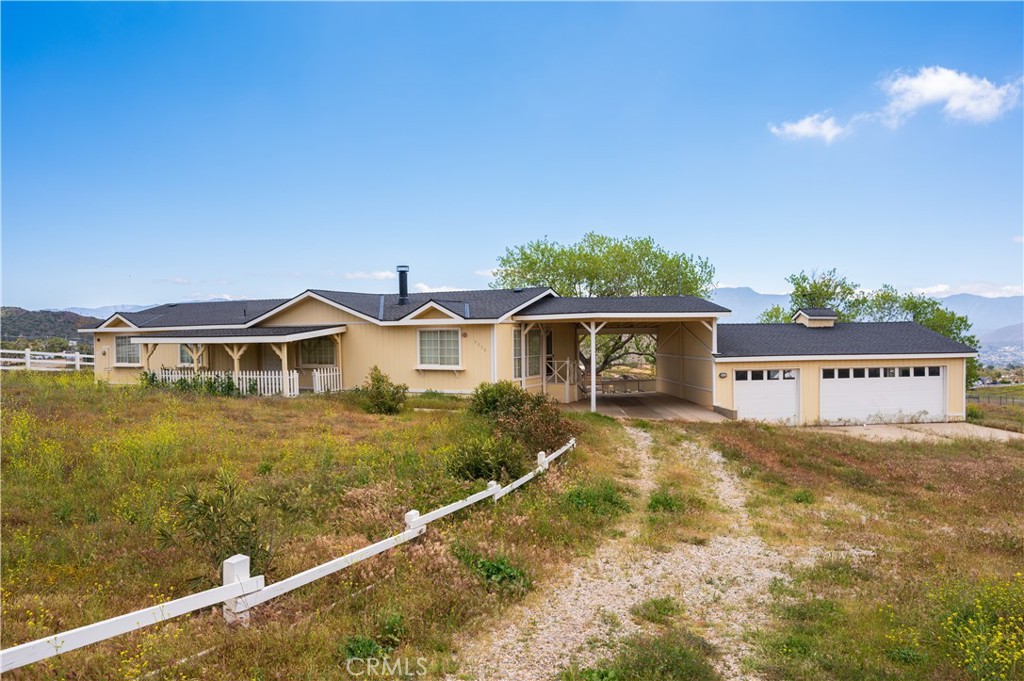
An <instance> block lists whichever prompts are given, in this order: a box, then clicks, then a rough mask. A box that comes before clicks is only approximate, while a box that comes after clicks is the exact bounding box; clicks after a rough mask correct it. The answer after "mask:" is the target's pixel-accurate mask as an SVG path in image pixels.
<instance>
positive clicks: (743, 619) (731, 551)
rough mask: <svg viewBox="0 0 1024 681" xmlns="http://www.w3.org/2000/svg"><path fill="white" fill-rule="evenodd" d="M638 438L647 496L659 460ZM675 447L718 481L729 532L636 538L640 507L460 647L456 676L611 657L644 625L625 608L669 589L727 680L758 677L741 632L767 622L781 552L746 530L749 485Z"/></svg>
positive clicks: (555, 668)
mask: <svg viewBox="0 0 1024 681" xmlns="http://www.w3.org/2000/svg"><path fill="white" fill-rule="evenodd" d="M627 431H628V432H629V434H630V436H631V437H632V438H633V440H634V442H635V445H636V446H635V448H634V455H635V457H636V460H637V464H638V466H637V468H638V471H637V473H638V475H637V478H635V479H633V480H631V481H630V484H632V485H633V486H634V487H635V488H636V489H637V491H638V492H639V493H640V494H641V495H642V497H643V498H644V499H645V498H646V496H647V495H649V494H650V492H651V491H652V489H653V488H654V487H655V481H654V479H655V475H654V473H655V470H656V468H657V462H656V461H655V460H654V458H653V457H652V456H651V453H650V448H651V436H650V435H649V434H648V433H646V432H644V431H642V430H638V429H634V428H627ZM679 451H680V453H681V454H682V455H683V456H685V457H688V458H690V459H691V460H692V461H693V463H694V464H695V465H696V466H697V467H699V468H700V469H702V470H705V471H706V472H707V474H708V475H709V476H710V477H711V478H713V479H714V489H715V493H716V495H717V496H718V500H719V502H720V503H721V505H722V506H723V507H724V508H726V509H727V510H728V511H729V513H730V517H731V519H732V523H731V527H730V528H729V530H728V532H727V534H725V535H719V536H716V537H714V538H712V539H711V541H709V542H708V543H707V544H706V545H704V546H694V545H690V544H679V545H676V546H674V547H672V548H671V549H670V550H669V551H668V552H657V551H653V550H650V549H648V548H646V547H644V546H642V545H638V544H637V543H636V542H635V538H636V536H637V534H638V533H639V530H640V523H641V522H642V514H639V513H636V514H633V515H631V516H630V518H629V520H628V521H627V522H626V524H625V525H623V526H622V528H621V529H622V530H623V536H621V537H620V538H618V539H614V540H610V541H608V542H606V543H605V544H603V545H602V546H601V547H600V548H598V550H597V551H596V552H595V554H594V555H593V556H592V557H590V558H588V559H587V560H586V561H584V562H583V563H582V564H580V565H578V566H575V567H574V568H573V569H572V570H571V572H570V573H569V575H568V576H567V578H566V579H565V580H564V581H561V582H560V583H557V584H549V585H547V586H545V587H544V588H543V589H541V590H539V591H538V592H535V593H533V594H531V596H530V597H529V598H528V599H527V600H526V601H524V602H523V603H521V604H519V605H518V606H516V607H515V608H513V609H511V610H510V611H507V612H506V613H505V614H504V615H503V616H502V618H501V619H500V620H498V621H497V622H496V623H495V624H494V627H495V628H494V629H492V630H491V631H488V632H485V633H484V634H483V635H481V636H479V637H478V638H476V639H473V640H469V641H463V642H461V646H460V655H459V659H460V662H461V670H460V671H461V673H460V677H462V678H475V679H478V680H480V681H484V680H487V681H497V680H501V681H534V680H536V681H541V680H544V681H550V679H552V678H553V677H554V676H555V675H556V674H557V673H558V672H559V671H560V670H561V669H563V668H565V667H566V666H568V665H569V664H570V663H572V662H575V663H576V664H578V665H580V666H581V667H586V666H589V665H592V664H593V663H595V662H597V661H598V660H600V659H601V658H602V657H606V656H609V655H610V654H611V653H612V651H613V650H614V645H615V642H616V641H617V640H618V639H619V638H621V637H623V636H628V635H630V634H633V633H636V632H638V631H640V629H641V627H640V626H639V625H638V624H637V623H636V622H634V621H633V620H632V618H631V617H630V615H629V609H630V607H631V606H633V605H634V604H636V603H639V602H641V601H644V600H646V599H648V598H652V597H661V596H666V595H671V596H673V597H675V598H676V599H677V600H678V601H679V602H680V603H681V604H682V605H683V607H684V609H685V614H686V617H687V619H688V620H689V622H691V623H693V624H694V626H695V628H696V629H697V633H699V634H701V635H703V636H704V637H705V638H707V639H708V640H709V641H710V642H711V643H713V644H714V645H715V646H716V647H717V648H718V649H719V651H720V652H721V656H720V658H719V659H718V660H717V663H716V664H717V667H718V671H719V672H720V673H721V674H722V677H723V678H724V679H727V680H734V679H755V678H756V677H754V676H750V675H746V674H744V673H743V672H742V671H741V670H742V667H741V660H742V659H743V658H744V657H745V656H746V655H747V654H748V653H749V652H750V649H749V644H747V643H746V642H745V641H744V634H745V632H747V631H750V630H751V629H753V628H756V627H757V626H758V625H760V624H761V623H763V622H764V620H765V617H766V615H765V610H766V607H765V606H766V605H767V603H768V602H769V599H770V597H769V594H768V586H769V583H770V582H771V580H772V579H773V578H776V577H782V578H785V575H784V572H783V570H784V568H785V566H786V565H787V562H788V561H787V559H786V558H785V557H783V556H782V555H780V554H779V553H777V552H775V551H773V550H771V549H769V548H768V547H767V546H766V545H765V544H764V543H763V542H762V541H761V540H760V539H759V538H758V537H757V536H756V535H755V534H754V533H753V530H752V529H751V523H750V518H749V517H748V515H747V512H746V509H745V508H744V503H745V501H746V492H745V490H744V488H743V486H742V484H741V483H740V481H739V480H738V479H737V478H736V477H735V476H734V475H732V474H731V473H729V471H728V470H727V469H726V468H725V465H724V461H723V459H722V457H721V455H720V454H718V453H717V452H714V451H710V450H708V449H705V448H703V447H700V446H697V445H694V444H689V443H684V444H683V445H680V450H679Z"/></svg>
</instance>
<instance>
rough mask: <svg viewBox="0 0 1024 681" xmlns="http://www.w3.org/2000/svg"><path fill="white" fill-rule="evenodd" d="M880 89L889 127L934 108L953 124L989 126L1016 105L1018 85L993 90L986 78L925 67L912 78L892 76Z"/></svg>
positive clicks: (990, 82) (997, 87) (939, 67)
mask: <svg viewBox="0 0 1024 681" xmlns="http://www.w3.org/2000/svg"><path fill="white" fill-rule="evenodd" d="M882 89H883V90H885V91H886V93H887V94H888V95H889V103H888V104H887V105H886V107H885V109H884V111H883V114H884V116H885V119H886V120H887V121H888V122H889V123H890V124H891V125H899V124H900V123H903V122H904V121H905V120H906V119H907V118H909V117H910V116H912V115H914V114H915V113H916V112H917V110H918V109H921V108H923V107H926V106H930V105H936V104H940V105H942V110H943V112H944V113H945V114H946V116H947V117H949V118H952V119H954V120H960V121H968V122H970V123H989V122H991V121H994V120H996V119H997V118H999V117H1000V116H1002V115H1003V114H1004V113H1006V112H1007V111H1009V110H1010V109H1012V108H1014V107H1015V106H1017V104H1018V103H1019V101H1020V81H1017V82H1013V83H1005V84H1004V85H999V86H997V85H995V84H994V83H992V81H990V80H988V79H987V78H981V77H979V76H972V75H970V74H968V73H962V72H960V71H954V70H953V69H947V68H945V67H943V66H926V67H924V68H921V69H919V70H918V72H917V75H914V76H908V75H905V74H898V73H897V74H893V75H892V76H891V77H890V78H888V79H887V80H886V81H885V82H883V83H882Z"/></svg>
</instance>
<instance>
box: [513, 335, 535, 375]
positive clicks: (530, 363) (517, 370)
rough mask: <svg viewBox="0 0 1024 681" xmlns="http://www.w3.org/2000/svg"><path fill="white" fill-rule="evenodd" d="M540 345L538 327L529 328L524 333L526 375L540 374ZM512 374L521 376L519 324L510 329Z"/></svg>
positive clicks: (521, 346)
mask: <svg viewBox="0 0 1024 681" xmlns="http://www.w3.org/2000/svg"><path fill="white" fill-rule="evenodd" d="M541 345H542V338H541V335H540V329H531V330H530V331H528V332H527V333H526V375H527V376H540V358H541ZM512 376H513V377H514V378H522V377H523V330H522V327H519V326H517V327H515V328H514V329H513V330H512Z"/></svg>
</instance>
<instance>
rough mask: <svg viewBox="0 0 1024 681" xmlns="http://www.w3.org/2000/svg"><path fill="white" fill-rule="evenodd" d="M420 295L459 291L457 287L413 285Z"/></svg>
mask: <svg viewBox="0 0 1024 681" xmlns="http://www.w3.org/2000/svg"><path fill="white" fill-rule="evenodd" d="M412 287H413V288H414V289H415V290H416V291H417V292H418V293H435V292H440V291H459V290H461V289H459V288H458V287H456V286H431V285H430V284H424V283H422V282H421V283H419V284H413V286H412Z"/></svg>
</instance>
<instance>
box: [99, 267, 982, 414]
mask: <svg viewBox="0 0 1024 681" xmlns="http://www.w3.org/2000/svg"><path fill="white" fill-rule="evenodd" d="M398 273H399V290H398V291H397V292H396V293H391V294H370V293H351V292H341V291H327V290H313V289H311V290H307V291H304V292H302V293H300V294H299V295H297V296H295V297H293V298H281V299H272V300H244V301H219V302H204V303H178V304H168V305H160V306H157V307H154V308H150V309H148V310H142V311H139V312H118V313H115V314H113V315H111V316H110V317H109V318H108V319H106V320H105V321H103V322H102V323H101V324H100V325H99V326H97V327H96V328H93V329H83V330H82V331H83V332H84V333H92V334H93V336H94V339H95V340H94V348H95V355H96V366H95V373H96V378H97V379H98V380H103V381H109V382H111V383H134V382H136V381H137V380H138V375H139V373H140V372H141V371H142V370H152V371H155V370H158V369H169V370H176V369H180V368H183V369H185V370H209V371H220V372H227V373H234V374H239V372H259V373H260V374H261V375H262V374H264V373H265V374H268V375H270V374H273V375H278V376H285V375H287V376H291V377H293V379H294V383H292V384H289V385H295V386H297V388H298V389H311V388H313V387H314V382H315V381H316V380H317V375H319V374H320V373H321V372H325V371H331V372H334V375H335V376H336V377H337V384H336V387H339V388H342V389H347V388H351V387H354V386H356V385H359V384H361V383H362V382H363V381H364V380H365V377H366V375H367V374H368V372H369V370H370V368H371V367H373V366H374V365H376V366H379V367H380V368H381V369H382V370H383V371H385V372H386V373H388V374H389V375H390V376H391V378H392V379H393V380H395V381H396V382H401V383H405V384H407V385H408V386H409V387H410V390H411V391H413V392H422V391H426V390H436V391H441V392H447V393H469V392H472V390H473V389H474V388H475V387H476V386H477V385H479V384H480V383H483V382H488V381H491V382H494V381H500V380H512V381H517V382H519V383H521V384H522V385H523V387H524V388H526V389H528V390H531V391H534V392H543V393H546V394H548V395H550V396H551V397H552V398H554V399H555V400H558V401H560V402H576V401H579V400H581V399H587V400H589V401H590V406H591V409H592V410H593V409H596V406H597V403H598V401H599V400H600V399H601V396H600V395H599V392H600V389H601V387H602V385H601V381H600V377H598V376H594V375H587V374H586V369H585V368H584V365H582V364H581V362H580V359H579V357H580V352H579V351H580V349H581V348H582V349H583V350H584V351H585V352H586V353H587V354H590V352H591V348H593V347H594V344H595V342H596V338H597V336H598V335H600V334H626V333H642V334H650V335H653V336H654V337H656V339H657V376H656V379H655V381H654V382H653V384H652V385H651V386H650V388H651V389H653V390H654V391H656V392H657V393H661V394H664V395H669V396H673V397H676V398H679V399H681V400H686V401H688V402H691V403H694V404H696V405H700V406H703V407H705V408H707V409H713V410H716V411H719V412H721V413H723V414H725V415H727V416H730V417H732V418H752V419H762V420H770V421H784V422H787V423H792V424H810V423H819V422H851V423H852V422H871V421H893V420H932V421H944V420H962V419H963V418H964V414H965V395H964V389H965V385H964V380H965V375H966V372H965V363H966V359H967V358H969V357H974V356H976V353H975V351H974V349H972V348H970V347H967V346H965V345H962V344H960V343H957V342H955V341H952V340H950V339H948V338H945V337H944V336H941V335H940V334H937V333H935V332H933V331H931V330H929V329H927V328H925V327H923V326H920V325H918V324H914V323H909V322H885V323H837V321H836V315H835V313H833V312H832V311H831V310H827V309H806V310H801V311H800V312H798V313H797V315H796V316H795V317H794V319H793V322H794V323H792V324H724V323H721V322H720V320H721V319H723V318H725V317H727V316H728V315H729V310H727V309H726V308H724V307H721V306H720V305H716V304H714V303H711V302H709V301H707V300H702V299H700V298H695V297H693V296H666V297H628V298H566V297H559V296H557V295H556V294H555V293H554V292H553V291H551V290H550V289H546V288H521V289H519V288H517V289H500V290H484V291H455V292H443V293H409V290H408V268H407V267H400V268H399V270H398ZM285 392H286V394H287V393H288V390H285ZM292 392H295V391H292Z"/></svg>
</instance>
